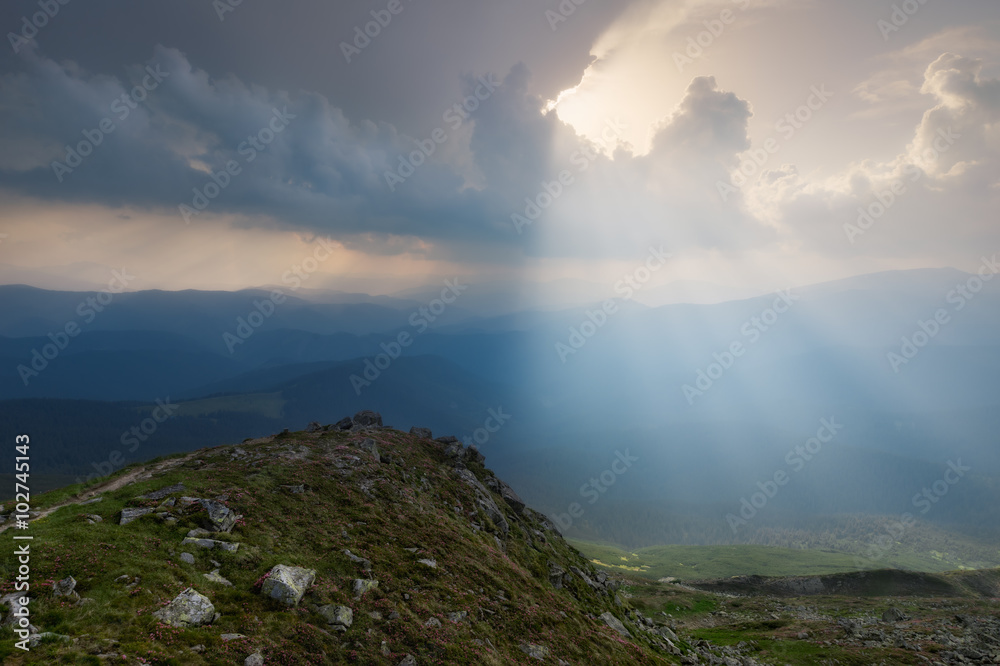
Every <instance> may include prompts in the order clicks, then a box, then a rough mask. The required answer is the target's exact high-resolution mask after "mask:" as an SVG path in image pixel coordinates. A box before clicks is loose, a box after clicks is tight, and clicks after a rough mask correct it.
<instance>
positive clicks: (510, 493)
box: [499, 481, 526, 515]
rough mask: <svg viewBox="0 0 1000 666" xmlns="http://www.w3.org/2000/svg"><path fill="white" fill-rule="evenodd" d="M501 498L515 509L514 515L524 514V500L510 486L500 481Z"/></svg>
mask: <svg viewBox="0 0 1000 666" xmlns="http://www.w3.org/2000/svg"><path fill="white" fill-rule="evenodd" d="M499 483H500V497H502V498H503V500H504V501H505V502H507V504H508V505H509V506H510V508H512V509H514V513H516V514H518V515H521V514H522V513H524V507H525V506H526V505H525V503H524V500H522V499H521V498H520V497H519V496H518V494H517V493H515V492H514V489H513V488H511V487H510V486H508V485H507V484H506V483H504V482H503V481H500V482H499Z"/></svg>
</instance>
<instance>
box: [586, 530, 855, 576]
mask: <svg viewBox="0 0 1000 666" xmlns="http://www.w3.org/2000/svg"><path fill="white" fill-rule="evenodd" d="M569 541H570V543H571V544H573V546H574V547H575V548H576V549H577V550H579V551H580V552H581V553H583V554H584V555H585V556H586V557H587V558H588V559H589V560H591V561H592V562H599V563H600V564H598V566H604V567H607V568H608V569H609V570H619V571H628V572H631V573H634V574H636V575H639V576H643V577H645V578H652V579H654V580H655V579H658V578H664V577H668V576H673V577H675V578H678V579H680V580H698V579H705V578H728V577H730V576H741V575H761V576H816V575H823V574H830V573H842V572H845V571H857V566H855V563H854V557H853V556H851V555H848V554H846V553H835V552H831V551H821V550H793V549H790V548H772V547H769V546H652V547H649V548H642V549H639V550H633V551H627V550H623V549H622V548H620V547H618V546H614V545H610V544H595V543H589V542H586V541H577V540H575V539H570V540H569Z"/></svg>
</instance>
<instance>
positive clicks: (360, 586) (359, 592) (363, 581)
mask: <svg viewBox="0 0 1000 666" xmlns="http://www.w3.org/2000/svg"><path fill="white" fill-rule="evenodd" d="M377 588H378V581H377V580H368V579H367V578H356V579H355V580H354V598H355V599H360V598H361V597H362V596H364V594H365V593H366V592H369V591H371V590H375V589H377Z"/></svg>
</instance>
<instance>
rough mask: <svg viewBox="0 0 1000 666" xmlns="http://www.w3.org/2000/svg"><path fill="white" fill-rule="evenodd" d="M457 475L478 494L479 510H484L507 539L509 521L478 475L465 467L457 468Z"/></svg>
mask: <svg viewBox="0 0 1000 666" xmlns="http://www.w3.org/2000/svg"><path fill="white" fill-rule="evenodd" d="M455 474H457V475H458V478H459V479H460V480H461V481H462V482H463V483H465V484H466V485H467V486H469V487H470V488H472V489H473V490H474V491H475V493H476V503H477V504H478V505H479V508H480V509H482V510H483V513H485V514H486V516H487V517H488V518H489V519H490V521H491V522H492V523H493V524H494V525H495V526H496V528H497V529H498V530H499V531H500V533H501V534H502V535H503V536H504V537H506V536H507V534H508V533H509V532H510V525H509V524H508V523H507V519H506V518H505V517H504V515H503V511H501V510H500V507H498V506H497V504H496V502H494V501H493V496H492V495H491V494H490V491H489V490H487V489H486V487H485V486H484V485H483V484H482V483H480V482H479V479H477V478H476V475H475V474H473V473H472V472H470V471H469V470H468V469H466V468H464V467H455Z"/></svg>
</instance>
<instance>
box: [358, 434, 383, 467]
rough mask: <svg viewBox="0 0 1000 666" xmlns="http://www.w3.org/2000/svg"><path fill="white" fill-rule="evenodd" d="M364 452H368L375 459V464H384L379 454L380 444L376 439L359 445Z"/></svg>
mask: <svg viewBox="0 0 1000 666" xmlns="http://www.w3.org/2000/svg"><path fill="white" fill-rule="evenodd" d="M358 446H359V448H360V449H361V450H362V451H367V452H368V453H370V454H372V457H373V458H375V462H382V456H380V455H379V452H378V443H377V442H376V441H375V440H374V439H366V440H364V441H362V442H361V444H359V445H358Z"/></svg>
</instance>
